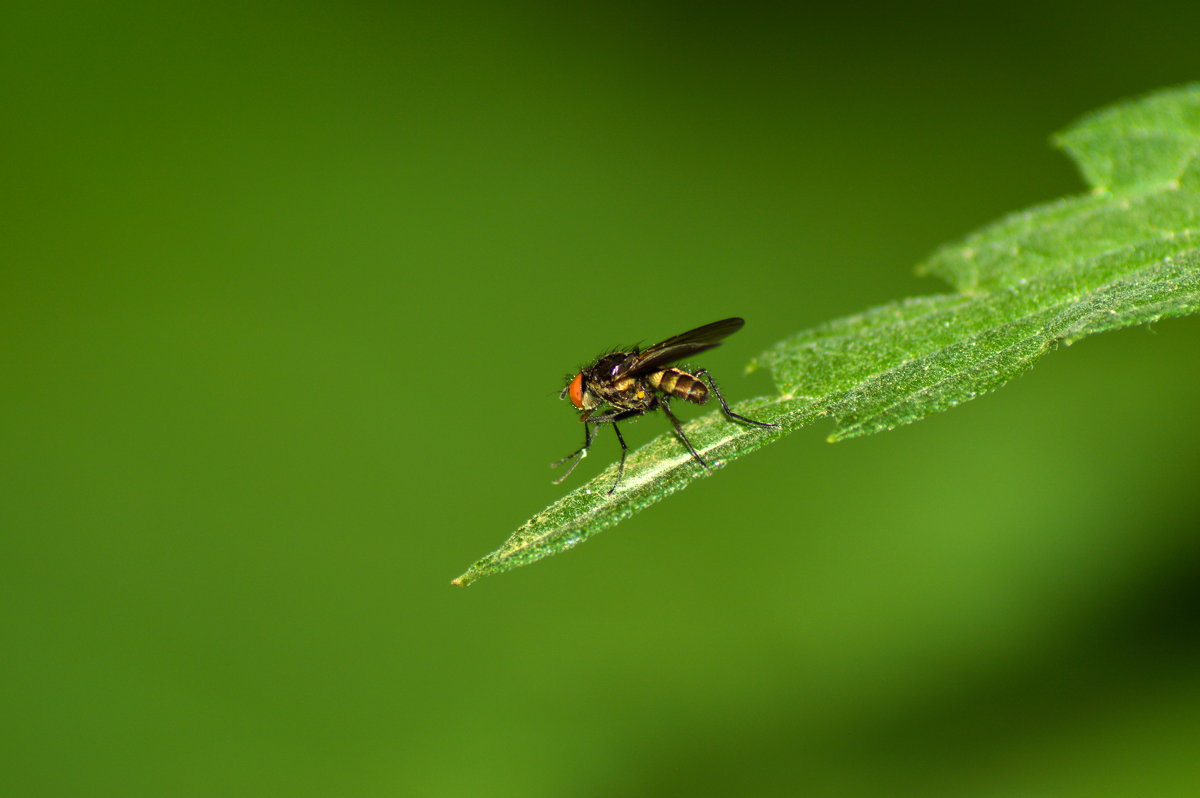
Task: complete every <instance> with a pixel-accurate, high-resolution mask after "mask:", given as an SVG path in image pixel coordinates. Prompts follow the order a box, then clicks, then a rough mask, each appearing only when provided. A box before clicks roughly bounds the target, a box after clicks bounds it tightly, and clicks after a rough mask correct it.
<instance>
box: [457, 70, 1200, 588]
mask: <svg viewBox="0 0 1200 798" xmlns="http://www.w3.org/2000/svg"><path fill="white" fill-rule="evenodd" d="M1055 143H1056V144H1057V145H1058V146H1060V147H1062V148H1063V149H1064V150H1066V152H1067V153H1068V154H1069V155H1070V156H1071V158H1073V159H1074V160H1075V162H1076V163H1077V164H1078V166H1079V169H1080V171H1081V172H1082V174H1083V176H1084V178H1085V179H1086V180H1087V182H1088V184H1089V187H1090V189H1091V190H1090V191H1089V192H1088V193H1086V194H1082V195H1079V196H1074V197H1068V198H1065V199H1060V200H1057V201H1055V202H1050V203H1048V204H1045V205H1040V206H1037V207H1034V208H1030V209H1028V210H1024V211H1021V212H1019V213H1015V214H1012V215H1011V216H1008V217H1006V218H1004V219H1001V220H1000V221H998V222H996V223H994V224H991V225H988V226H987V227H984V228H983V229H981V230H979V231H977V232H975V233H972V234H971V235H969V236H967V237H966V239H964V240H962V241H959V242H956V243H954V244H950V245H948V246H944V247H942V248H940V249H938V250H937V251H936V252H934V253H933V255H932V256H931V257H930V258H929V259H928V260H927V261H925V262H924V263H923V264H921V266H920V267H919V271H920V272H921V273H923V274H929V275H934V276H936V277H940V278H942V279H943V280H945V281H947V282H948V283H949V284H950V285H951V286H952V287H953V288H954V293H946V294H938V295H933V296H922V297H916V298H910V299H903V300H900V301H898V302H894V303H892V304H888V305H883V306H881V307H877V308H872V309H870V310H867V311H865V312H863V313H860V314H857V315H854V316H849V317H846V318H842V319H837V320H835V321H831V322H828V323H826V324H823V325H821V326H819V327H815V328H813V329H811V330H805V331H803V332H800V333H797V334H796V335H793V336H791V337H789V338H786V339H784V340H783V341H780V342H779V343H777V344H775V345H774V346H773V347H771V348H770V349H768V350H767V351H766V352H764V353H763V354H761V355H760V356H758V357H757V358H755V359H754V361H753V362H752V363H751V364H750V370H754V369H758V368H766V369H768V370H769V371H770V373H771V376H772V377H773V379H774V382H775V386H776V391H777V392H776V393H775V394H774V395H771V396H764V397H759V398H756V399H751V400H748V401H745V402H739V403H736V404H735V405H734V406H733V408H734V410H735V411H736V412H738V413H741V414H743V415H748V416H750V417H751V418H755V419H759V420H762V421H766V422H772V423H775V424H778V425H779V428H778V429H762V428H756V427H748V426H743V425H739V424H734V423H730V422H729V421H728V420H727V419H726V418H725V417H724V415H722V413H721V412H720V411H719V410H716V411H714V412H710V413H708V414H706V415H704V416H702V417H700V418H697V419H695V420H693V421H691V422H689V423H688V424H686V425H685V429H686V431H687V435H688V438H689V439H690V440H691V441H692V443H693V444H694V445H695V447H696V449H697V451H699V452H700V454H701V455H702V456H703V457H704V459H705V460H707V461H708V463H709V464H710V465H711V466H712V467H713V469H714V470H716V469H718V468H720V467H721V466H723V465H724V464H725V463H728V462H729V461H730V460H733V459H734V458H737V457H741V456H742V455H744V454H747V453H749V452H752V451H754V450H755V449H758V448H761V447H762V446H765V445H766V444H768V443H771V442H772V441H775V440H777V439H779V438H781V437H783V436H784V435H786V434H787V433H789V432H791V431H793V430H796V429H799V428H801V427H804V426H806V425H808V424H810V423H812V422H814V421H816V420H817V419H820V418H824V417H828V418H830V419H832V420H833V422H834V431H833V433H832V434H831V435H830V436H829V437H830V440H834V441H836V440H841V439H843V438H852V437H856V436H859V435H869V434H871V433H875V432H883V431H885V430H890V429H893V428H895V427H898V426H901V425H904V424H910V423H912V422H914V421H917V420H919V419H922V418H924V417H925V416H927V415H930V414H931V413H936V412H938V411H941V410H947V409H949V408H951V407H954V406H955V405H957V404H959V403H961V402H965V401H968V400H971V399H974V398H975V397H977V396H979V395H981V394H984V393H987V392H989V391H991V390H994V389H995V388H998V387H999V386H1001V385H1003V384H1004V383H1005V382H1008V381H1009V380H1011V379H1013V378H1014V377H1016V376H1017V375H1019V374H1021V373H1022V372H1024V371H1025V370H1026V369H1028V368H1030V367H1031V366H1032V365H1033V364H1034V362H1035V361H1036V360H1037V359H1038V358H1040V357H1041V356H1042V355H1043V354H1045V353H1046V352H1047V351H1048V350H1050V349H1051V348H1053V347H1054V346H1056V345H1057V344H1059V343H1064V344H1071V343H1073V342H1075V341H1077V340H1079V339H1080V338H1083V337H1085V336H1087V335H1091V334H1092V333H1098V332H1104V331H1106V330H1115V329H1119V328H1122V327H1130V326H1134V325H1139V324H1146V323H1149V322H1153V321H1157V320H1159V319H1165V318H1170V317H1174V316H1183V315H1187V314H1191V313H1195V312H1196V311H1197V309H1200V84H1193V85H1189V86H1184V87H1180V88H1175V89H1168V90H1164V91H1160V92H1157V93H1154V94H1151V95H1149V96H1146V97H1143V98H1141V99H1137V100H1133V101H1129V102H1125V103H1120V104H1118V105H1115V106H1113V107H1111V108H1108V109H1105V110H1102V111H1098V112H1096V113H1093V114H1090V115H1088V116H1086V117H1084V118H1083V119H1082V120H1080V121H1079V122H1077V123H1076V124H1075V125H1073V126H1072V127H1070V128H1069V129H1067V130H1066V131H1065V132H1063V133H1061V134H1059V135H1058V136H1056V137H1055ZM615 467H616V466H615V464H614V465H613V466H612V467H610V468H608V469H606V470H605V471H604V472H602V473H601V474H600V475H599V476H597V477H596V478H595V479H593V480H592V481H591V482H589V483H587V484H586V485H583V486H582V487H579V488H577V489H575V490H574V491H572V492H570V493H568V494H567V495H566V496H564V497H563V498H561V499H559V500H558V501H556V502H555V503H554V504H552V505H550V506H549V507H547V508H546V509H544V510H542V511H541V512H540V513H538V514H537V515H535V516H534V517H533V518H531V519H530V520H529V521H528V522H526V523H525V524H524V525H523V526H521V528H520V529H518V530H517V531H516V532H514V533H513V534H512V535H511V536H510V537H509V538H508V540H507V541H505V542H504V544H503V545H502V546H501V547H500V548H499V549H497V550H496V551H494V552H492V553H491V554H488V555H487V556H485V557H483V558H482V559H480V560H479V561H477V562H476V563H474V564H473V565H472V566H471V567H470V568H469V569H468V570H467V571H466V573H464V574H463V575H462V576H460V577H458V578H457V579H455V580H453V583H454V584H456V585H466V584H469V583H471V582H474V581H475V580H477V579H479V578H480V577H483V576H488V575H491V574H496V573H501V572H503V571H508V570H511V569H513V568H517V567H519V566H522V565H527V564H529V563H531V562H535V561H536V560H540V559H542V558H543V557H547V556H550V555H551V554H557V553H559V552H561V551H565V550H567V549H570V548H573V547H574V546H576V545H577V544H579V543H582V542H583V541H585V540H586V539H587V538H588V537H589V536H591V535H593V534H595V533H596V532H599V531H601V530H603V529H607V528H608V527H610V526H612V525H614V524H616V523H618V522H619V521H621V520H623V519H625V518H628V517H629V516H631V515H633V514H634V513H636V512H638V511H640V510H641V509H642V508H644V507H647V506H648V505H650V504H653V503H655V502H657V501H659V500H661V499H663V498H665V497H666V496H669V495H670V494H672V493H674V492H676V491H678V490H680V489H682V488H684V487H686V486H687V485H688V483H690V482H692V481H693V480H695V479H698V478H701V477H705V476H708V475H709V472H708V471H706V470H705V469H704V468H702V467H700V466H699V465H698V464H697V463H696V462H695V461H694V460H693V459H692V457H691V455H690V454H689V453H688V452H687V451H686V450H685V449H684V447H682V446H681V445H680V443H679V440H678V439H677V438H676V437H675V436H674V435H672V434H663V435H660V436H658V437H657V438H655V439H654V440H652V441H651V442H650V443H648V444H646V445H645V446H643V447H642V448H641V449H638V450H637V451H634V452H631V453H630V454H629V458H628V461H627V463H626V466H625V474H624V477H623V479H622V481H621V486H620V488H619V489H618V490H617V491H616V493H615V494H613V495H611V496H610V495H608V494H607V490H608V487H609V486H610V485H611V484H612V482H613V478H614V476H615Z"/></svg>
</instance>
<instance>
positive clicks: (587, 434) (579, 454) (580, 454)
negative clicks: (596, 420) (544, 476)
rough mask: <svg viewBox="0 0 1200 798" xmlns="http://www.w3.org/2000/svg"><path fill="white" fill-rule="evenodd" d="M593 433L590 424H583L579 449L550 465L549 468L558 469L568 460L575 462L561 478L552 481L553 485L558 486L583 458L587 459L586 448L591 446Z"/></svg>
mask: <svg viewBox="0 0 1200 798" xmlns="http://www.w3.org/2000/svg"><path fill="white" fill-rule="evenodd" d="M593 431H594V430H593V427H592V425H591V424H590V423H588V422H587V421H585V422H583V446H582V447H581V448H579V449H576V450H575V451H573V452H571V453H570V454H569V455H567V456H566V457H564V458H563V459H561V460H556V461H554V462H553V463H551V464H550V467H551V468H558V467H559V466H560V465H562V464H563V463H565V462H567V461H568V460H574V461H575V462H573V463H571V467H570V468H568V469H567V470H566V471H565V472H564V473H563V475H562V476H561V477H559V478H558V479H556V480H554V484H555V485H557V484H559V483H560V482H562V481H563V480H564V479H566V478H567V477H569V476H571V472H572V471H574V470H575V466H577V465H579V464H580V463H581V462H583V458H585V457H587V450H588V447H589V446H591V445H592V433H593Z"/></svg>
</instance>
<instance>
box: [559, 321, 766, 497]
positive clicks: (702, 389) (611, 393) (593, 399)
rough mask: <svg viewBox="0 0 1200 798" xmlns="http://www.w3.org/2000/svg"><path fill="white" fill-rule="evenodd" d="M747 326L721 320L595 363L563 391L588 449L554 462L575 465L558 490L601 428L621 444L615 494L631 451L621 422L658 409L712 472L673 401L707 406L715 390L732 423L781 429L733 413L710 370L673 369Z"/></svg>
mask: <svg viewBox="0 0 1200 798" xmlns="http://www.w3.org/2000/svg"><path fill="white" fill-rule="evenodd" d="M745 323H746V322H745V321H744V320H743V319H738V318H733V319H722V320H721V321H714V322H713V323H712V324H706V325H704V326H703V327H697V328H696V329H694V330H688V331H687V332H685V333H681V334H680V335H676V336H675V337H674V338H668V339H667V340H665V341H663V342H661V343H657V344H655V345H654V346H651V347H648V348H646V349H642V350H639V349H634V350H633V351H631V352H612V353H610V354H607V355H602V356H601V357H600V358H599V359H598V360H597V361H596V362H595V363H593V364H592V365H590V366H588V367H587V368H584V369H582V370H581V371H580V372H579V373H578V374H576V375H575V376H574V377H572V378H571V381H570V382H569V383H567V386H566V387H565V388H563V389H562V393H561V394H559V398H560V399H565V398H570V400H571V404H573V405H575V407H576V408H577V409H578V410H579V411H580V414H579V420H580V421H582V422H583V446H582V447H581V448H579V449H576V450H575V451H573V452H571V453H570V454H569V455H567V456H566V457H564V458H563V459H561V460H559V461H558V462H556V463H551V467H552V468H553V467H557V466H560V465H562V464H563V463H566V462H570V463H571V466H570V468H568V469H567V471H566V473H565V474H563V475H562V476H561V477H559V478H558V479H556V480H554V484H556V485H557V484H558V483H560V482H562V481H563V480H564V479H566V478H567V477H569V476H570V475H571V472H572V471H574V470H575V466H577V465H579V461H580V460H582V459H583V458H584V457H586V456H587V451H588V448H589V447H590V446H591V445H592V438H593V437H594V436H595V431H596V428H597V427H599V426H600V425H601V424H611V425H612V428H613V432H615V433H616V435H617V441H618V442H619V443H620V444H621V462H620V463H619V464H618V465H617V478H616V481H614V482H613V486H612V487H611V488H610V489H609V491H608V492H609V494H610V495H611V494H612V493H613V492H614V491H616V489H617V486H618V485H620V484H621V475H622V474H623V473H625V455H626V454H627V453H628V451H629V447H628V446H626V445H625V439H624V438H623V437H621V430H620V429H618V428H617V422H618V421H625V420H627V419H631V418H636V417H637V416H640V415H643V414H644V413H649V412H651V411H653V410H662V411H663V413H664V414H666V416H667V418H668V419H670V421H671V425H672V426H673V427H675V434H676V435H678V436H679V439H680V440H681V441H683V445H684V446H686V447H687V450H688V451H689V452H691V453H692V457H694V458H695V459H696V462H698V463H699V464H700V465H702V466H704V467H705V468H708V463H706V462H704V458H703V457H701V456H700V455H699V453H697V452H696V448H695V447H694V446H692V442H691V441H689V440H688V438H687V435H685V434H684V432H683V427H682V426H681V425H680V423H679V419H678V418H676V417H675V414H674V413H672V412H671V400H672V399H681V400H683V401H685V402H691V403H692V404H697V405H702V404H704V403H706V402H707V401H708V400H709V390H710V389H711V391H712V393H714V394H716V396H717V401H719V402H720V403H721V410H723V411H724V412H725V415H726V416H728V417H729V418H730V419H735V420H737V421H742V422H745V423H747V424H753V425H754V426H756V427H768V428H777V427H778V426H779V425H778V424H767V423H764V422H762V421H755V420H754V419H751V418H746V417H745V416H739V415H738V414H737V413H735V412H733V411H732V410H730V409H729V404H728V403H727V402H726V401H725V397H724V396H722V395H721V389H720V388H718V387H717V383H716V382H715V381H714V380H713V378H712V375H711V374H709V373H708V370H707V369H700V370H699V371H690V370H688V369H683V368H678V367H674V366H672V365H671V364H672V363H676V362H678V361H680V360H682V359H683V358H685V357H689V356H691V355H695V354H698V353H700V352H704V351H706V350H709V349H712V348H713V347H714V346H719V345H720V342H721V339H722V338H726V337H728V336H730V335H733V334H734V333H735V332H737V331H738V330H740V329H742V325H743V324H745Z"/></svg>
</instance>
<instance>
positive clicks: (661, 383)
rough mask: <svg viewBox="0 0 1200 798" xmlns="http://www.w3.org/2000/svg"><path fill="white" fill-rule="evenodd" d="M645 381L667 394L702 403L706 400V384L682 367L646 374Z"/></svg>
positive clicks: (693, 402)
mask: <svg viewBox="0 0 1200 798" xmlns="http://www.w3.org/2000/svg"><path fill="white" fill-rule="evenodd" d="M646 381H647V382H648V383H649V384H650V385H651V386H652V387H654V388H656V389H658V390H660V391H662V392H663V393H665V394H667V395H668V396H674V397H676V398H678V399H682V400H684V401H685V402H691V403H692V404H697V405H702V404H704V403H705V402H707V401H708V386H707V385H705V384H704V383H703V382H702V381H701V380H700V379H699V378H698V377H696V376H695V375H694V374H690V373H688V372H686V371H684V370H683V369H675V368H670V369H662V370H660V371H655V372H653V373H652V374H649V375H647V376H646Z"/></svg>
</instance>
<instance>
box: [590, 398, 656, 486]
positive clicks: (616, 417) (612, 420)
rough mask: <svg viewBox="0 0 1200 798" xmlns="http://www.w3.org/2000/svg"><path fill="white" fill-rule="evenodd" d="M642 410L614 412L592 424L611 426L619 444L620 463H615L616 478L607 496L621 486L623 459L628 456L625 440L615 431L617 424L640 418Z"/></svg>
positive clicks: (623, 472) (594, 420)
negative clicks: (635, 417) (636, 417)
mask: <svg viewBox="0 0 1200 798" xmlns="http://www.w3.org/2000/svg"><path fill="white" fill-rule="evenodd" d="M644 412H645V411H644V410H616V411H614V412H612V413H608V414H606V415H603V416H595V417H593V418H592V422H593V423H595V424H612V428H613V432H615V433H616V434H617V442H618V443H620V444H621V461H620V462H619V463H617V478H616V479H615V480H613V486H612V487H611V488H609V489H608V495H609V496H611V495H613V494H614V493H615V492H616V490H617V486H618V485H620V484H621V477H622V476H623V475H624V474H625V457H626V455H628V454H629V447H628V446H626V445H625V438H623V437H622V436H621V430H619V429H617V422H618V421H624V420H625V419H627V418H633V417H634V416H640V415H641V414H642V413H644Z"/></svg>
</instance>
